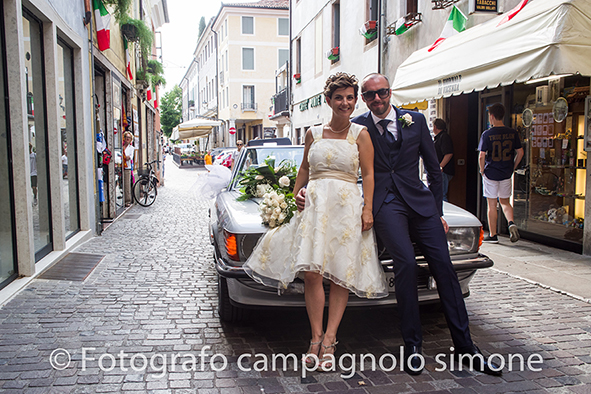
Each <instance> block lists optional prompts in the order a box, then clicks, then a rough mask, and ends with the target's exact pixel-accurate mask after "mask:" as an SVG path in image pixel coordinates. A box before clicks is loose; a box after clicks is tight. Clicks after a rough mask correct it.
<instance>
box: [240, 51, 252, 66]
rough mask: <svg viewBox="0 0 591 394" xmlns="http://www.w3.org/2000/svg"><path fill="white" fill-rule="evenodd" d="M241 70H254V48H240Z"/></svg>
mask: <svg viewBox="0 0 591 394" xmlns="http://www.w3.org/2000/svg"><path fill="white" fill-rule="evenodd" d="M242 69H243V70H254V48H242Z"/></svg>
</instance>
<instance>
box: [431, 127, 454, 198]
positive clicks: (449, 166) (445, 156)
mask: <svg viewBox="0 0 591 394" xmlns="http://www.w3.org/2000/svg"><path fill="white" fill-rule="evenodd" d="M433 134H435V141H434V142H435V152H436V153H437V160H439V169H440V170H441V176H442V177H443V180H442V182H441V184H442V186H443V201H448V200H447V192H448V190H449V182H450V181H451V178H453V176H454V174H455V166H454V161H453V160H452V158H453V155H454V143H453V141H452V140H451V137H450V136H449V134H447V125H446V124H445V121H444V120H443V119H440V118H437V119H435V121H434V122H433Z"/></svg>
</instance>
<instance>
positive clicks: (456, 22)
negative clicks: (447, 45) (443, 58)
mask: <svg viewBox="0 0 591 394" xmlns="http://www.w3.org/2000/svg"><path fill="white" fill-rule="evenodd" d="M467 20H468V18H467V17H466V15H464V14H463V13H462V11H460V10H459V9H458V8H457V7H456V6H455V5H454V6H453V8H452V9H451V13H450V14H449V18H447V22H446V23H445V26H444V27H443V31H442V32H441V35H440V36H439V38H438V39H437V41H435V42H434V43H433V45H431V47H430V48H429V49H428V51H429V52H431V51H432V50H433V49H435V48H437V46H439V44H441V43H442V42H443V41H445V39H446V38H449V37H451V36H454V35H456V34H458V33H460V32H463V31H464V30H466V21H467Z"/></svg>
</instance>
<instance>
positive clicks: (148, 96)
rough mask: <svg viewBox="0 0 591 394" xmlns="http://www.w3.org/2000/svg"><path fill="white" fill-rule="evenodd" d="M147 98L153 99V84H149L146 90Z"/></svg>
mask: <svg viewBox="0 0 591 394" xmlns="http://www.w3.org/2000/svg"><path fill="white" fill-rule="evenodd" d="M146 98H147V99H148V101H150V100H152V86H150V85H148V90H147V91H146Z"/></svg>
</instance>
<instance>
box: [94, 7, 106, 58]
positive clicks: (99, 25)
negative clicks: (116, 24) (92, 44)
mask: <svg viewBox="0 0 591 394" xmlns="http://www.w3.org/2000/svg"><path fill="white" fill-rule="evenodd" d="M92 8H94V19H95V21H96V40H97V42H98V48H99V50H101V51H104V50H106V49H109V48H110V47H111V30H110V29H111V15H110V14H109V13H108V12H107V9H106V8H105V5H104V4H103V2H102V1H101V0H92Z"/></svg>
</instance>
